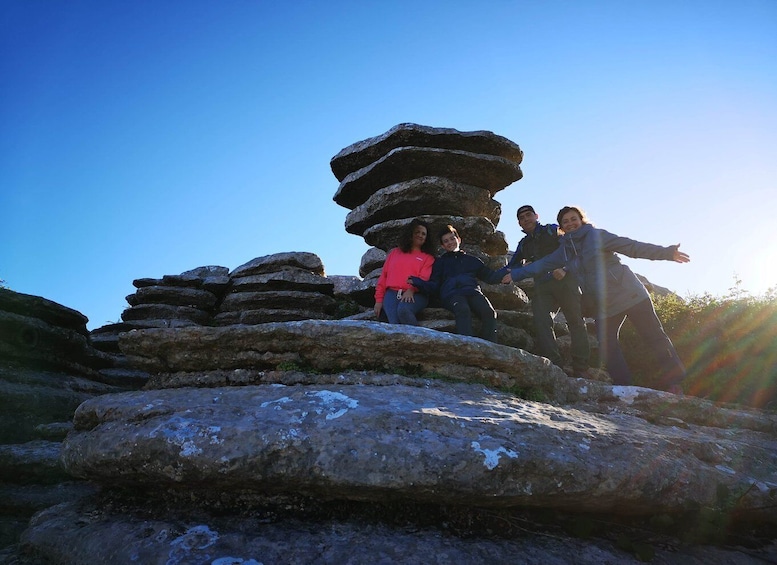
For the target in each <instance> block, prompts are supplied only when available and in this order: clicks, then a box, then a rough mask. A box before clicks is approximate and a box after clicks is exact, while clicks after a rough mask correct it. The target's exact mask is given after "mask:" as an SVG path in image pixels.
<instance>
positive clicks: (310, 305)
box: [214, 252, 337, 326]
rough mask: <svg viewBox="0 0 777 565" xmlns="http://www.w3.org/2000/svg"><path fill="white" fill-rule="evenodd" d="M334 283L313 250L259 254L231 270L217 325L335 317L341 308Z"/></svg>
mask: <svg viewBox="0 0 777 565" xmlns="http://www.w3.org/2000/svg"><path fill="white" fill-rule="evenodd" d="M333 293H334V283H333V282H332V281H330V280H329V279H327V278H326V277H325V276H324V265H323V263H322V262H321V259H320V258H319V257H318V256H317V255H315V254H313V253H304V252H299V253H277V254H274V255H267V256H264V257H257V258H256V259H253V260H252V261H249V262H248V263H245V264H244V265H241V266H240V267H237V268H236V269H235V270H233V271H232V272H231V273H230V285H229V292H228V293H227V294H226V295H225V296H224V298H223V300H222V301H221V304H220V306H219V313H218V314H216V316H215V317H214V322H215V324H216V325H220V326H229V325H234V324H260V323H267V322H285V321H291V320H306V319H331V318H332V315H333V314H334V312H335V311H336V309H337V301H336V300H335V299H334V297H333V296H332V295H333Z"/></svg>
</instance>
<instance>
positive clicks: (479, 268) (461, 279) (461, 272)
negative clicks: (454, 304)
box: [410, 251, 504, 304]
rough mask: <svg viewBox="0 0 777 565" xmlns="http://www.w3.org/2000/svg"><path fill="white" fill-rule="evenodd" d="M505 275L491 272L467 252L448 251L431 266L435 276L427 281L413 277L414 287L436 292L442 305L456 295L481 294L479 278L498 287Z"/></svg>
mask: <svg viewBox="0 0 777 565" xmlns="http://www.w3.org/2000/svg"><path fill="white" fill-rule="evenodd" d="M503 276H504V273H502V274H500V273H499V272H498V271H496V272H495V271H492V270H491V269H489V268H488V267H486V266H485V265H484V264H483V261H481V260H480V259H478V258H477V257H474V256H472V255H467V254H466V253H465V252H464V251H447V252H445V253H443V254H442V255H441V256H440V257H438V258H437V259H436V260H435V262H434V266H433V267H432V276H431V277H430V278H429V280H428V281H424V280H421V279H419V278H418V277H410V278H411V279H412V281H413V286H415V287H418V288H420V289H421V290H422V291H423V292H428V293H437V294H438V295H439V296H440V299H441V300H442V302H443V304H445V303H446V302H447V301H448V300H450V299H451V298H452V297H454V296H457V295H459V296H461V295H463V296H469V295H473V294H476V293H481V294H482V290H481V289H480V283H478V279H480V280H482V281H485V282H487V283H491V284H496V283H498V282H500V281H501V279H502V277H503Z"/></svg>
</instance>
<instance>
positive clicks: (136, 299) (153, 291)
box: [121, 266, 229, 329]
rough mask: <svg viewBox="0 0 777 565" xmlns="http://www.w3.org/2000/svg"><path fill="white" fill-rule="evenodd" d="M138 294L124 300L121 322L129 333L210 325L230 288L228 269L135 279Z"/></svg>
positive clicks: (200, 269)
mask: <svg viewBox="0 0 777 565" xmlns="http://www.w3.org/2000/svg"><path fill="white" fill-rule="evenodd" d="M132 284H133V286H134V287H135V288H137V289H138V290H137V291H136V292H135V294H130V295H129V296H127V302H128V303H129V305H130V307H129V308H127V309H126V310H125V311H124V312H122V314H121V319H122V320H123V321H124V322H125V323H127V324H128V325H129V326H130V328H131V329H140V328H154V327H156V328H168V327H186V326H191V325H209V324H210V323H211V322H212V319H213V314H214V311H215V308H216V304H217V303H218V301H219V298H220V296H221V295H223V293H224V291H225V290H226V288H227V286H228V285H229V269H228V268H227V267H218V266H207V267H198V268H196V269H192V270H190V271H186V272H183V273H181V274H180V275H165V276H164V277H162V278H161V279H152V278H142V279H135V280H134V281H132Z"/></svg>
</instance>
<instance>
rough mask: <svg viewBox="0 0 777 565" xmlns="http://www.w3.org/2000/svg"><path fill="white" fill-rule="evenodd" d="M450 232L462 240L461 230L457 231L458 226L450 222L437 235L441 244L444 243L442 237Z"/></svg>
mask: <svg viewBox="0 0 777 565" xmlns="http://www.w3.org/2000/svg"><path fill="white" fill-rule="evenodd" d="M449 233H452V234H453V235H455V236H456V239H458V240H461V236H460V235H459V232H458V231H456V228H454V227H453V226H452V225H450V224H448V225H447V226H445V227H444V228H442V230H441V231H440V235H439V236H437V240H438V241H439V242H440V245H442V238H443V237H445V236H446V235H448V234H449Z"/></svg>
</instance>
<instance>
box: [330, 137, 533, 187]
mask: <svg viewBox="0 0 777 565" xmlns="http://www.w3.org/2000/svg"><path fill="white" fill-rule="evenodd" d="M397 147H436V148H439V149H458V150H461V151H469V152H471V153H482V154H486V155H495V156H497V157H503V158H505V159H508V160H510V161H513V162H514V163H516V164H518V165H520V164H521V161H522V160H523V151H521V148H520V147H518V145H517V144H516V143H513V142H512V141H510V140H509V139H507V138H506V137H502V136H501V135H496V134H495V133H493V132H490V131H458V130H456V129H452V128H435V127H429V126H422V125H419V124H411V123H404V124H398V125H396V126H394V127H393V128H391V129H390V130H388V131H387V132H386V133H383V134H381V135H378V136H375V137H370V138H368V139H365V140H363V141H358V142H356V143H354V144H352V145H349V146H348V147H346V148H344V149H342V150H341V151H340V152H339V153H338V154H337V155H335V156H334V157H332V160H331V162H330V165H331V167H332V172H333V173H334V175H335V177H337V180H338V181H341V180H343V179H344V178H345V177H346V176H347V175H348V174H350V173H353V172H354V171H358V170H359V169H362V168H364V167H366V166H367V165H369V164H370V163H374V162H375V161H377V160H378V159H380V158H381V157H383V156H384V155H385V154H386V153H388V152H389V151H391V150H392V149H396V148H397Z"/></svg>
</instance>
